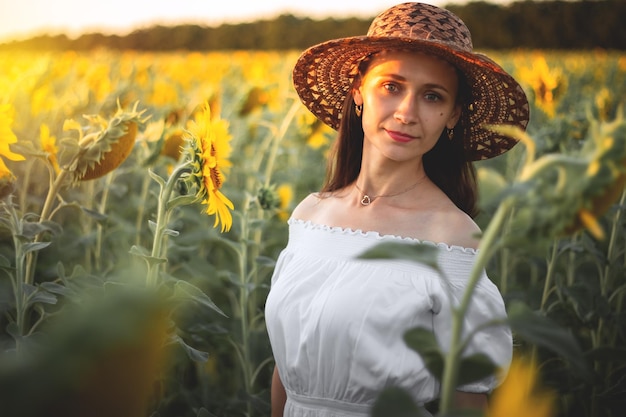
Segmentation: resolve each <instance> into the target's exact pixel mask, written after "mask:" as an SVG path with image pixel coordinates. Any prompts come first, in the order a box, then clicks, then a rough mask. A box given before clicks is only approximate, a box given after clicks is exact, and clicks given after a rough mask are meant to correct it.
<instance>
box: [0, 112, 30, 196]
mask: <svg viewBox="0 0 626 417" xmlns="http://www.w3.org/2000/svg"><path fill="white" fill-rule="evenodd" d="M12 124H13V108H12V107H11V106H10V105H8V104H0V156H3V157H5V158H7V159H9V160H11V161H23V160H24V159H25V158H24V157H23V156H22V155H20V154H17V153H15V152H13V151H11V149H10V148H9V145H10V144H12V143H16V142H17V137H16V136H15V134H14V133H13V131H12V130H11V125H12ZM14 179H15V178H14V176H13V173H12V172H11V170H10V169H9V168H8V167H7V166H6V164H5V163H4V160H3V159H2V158H0V198H2V197H4V196H6V195H8V194H10V193H11V192H12V191H13V182H14Z"/></svg>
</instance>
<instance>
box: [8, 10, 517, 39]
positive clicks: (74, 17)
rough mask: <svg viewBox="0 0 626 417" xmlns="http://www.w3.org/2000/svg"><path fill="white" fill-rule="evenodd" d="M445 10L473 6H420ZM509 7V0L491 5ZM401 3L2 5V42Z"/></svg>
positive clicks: (362, 13)
mask: <svg viewBox="0 0 626 417" xmlns="http://www.w3.org/2000/svg"><path fill="white" fill-rule="evenodd" d="M422 1H424V2H425V3H430V4H434V5H437V6H443V5H445V4H450V3H454V4H463V3H467V2H468V1H472V0H422ZM491 1H492V2H502V3H504V2H507V1H509V0H491ZM400 2H401V1H400V0H306V1H303V0H97V1H96V0H0V42H5V41H11V40H20V39H27V38H29V37H32V36H36V35H41V34H50V35H58V34H66V35H67V36H69V37H71V38H74V37H77V36H80V35H81V34H83V33H94V32H100V33H104V34H118V35H125V34H127V33H130V32H132V31H133V30H136V29H140V28H145V27H149V26H152V25H155V24H162V25H176V24H181V23H182V24H184V23H191V24H200V25H207V26H217V25H219V24H222V23H241V22H246V21H253V20H255V19H259V18H273V17H276V16H278V15H280V14H284V13H291V14H294V15H298V16H309V17H311V18H325V17H337V18H340V17H347V16H355V17H365V18H368V17H373V16H375V15H376V14H378V13H380V12H382V11H383V10H385V9H387V8H389V7H391V6H393V5H394V4H396V3H400Z"/></svg>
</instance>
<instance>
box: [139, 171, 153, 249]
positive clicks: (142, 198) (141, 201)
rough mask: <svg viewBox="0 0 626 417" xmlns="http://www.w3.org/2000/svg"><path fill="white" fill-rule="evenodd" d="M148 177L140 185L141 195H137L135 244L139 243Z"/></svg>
mask: <svg viewBox="0 0 626 417" xmlns="http://www.w3.org/2000/svg"><path fill="white" fill-rule="evenodd" d="M150 183H151V181H150V177H149V176H145V177H144V179H143V184H142V185H141V195H140V197H139V207H137V220H136V221H135V230H136V231H137V233H136V234H135V245H140V244H141V225H142V223H143V216H144V213H145V211H146V207H145V206H146V202H147V200H148V191H149V190H150Z"/></svg>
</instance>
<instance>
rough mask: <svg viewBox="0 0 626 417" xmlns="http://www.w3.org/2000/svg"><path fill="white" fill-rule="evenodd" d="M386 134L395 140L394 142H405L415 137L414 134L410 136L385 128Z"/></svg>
mask: <svg viewBox="0 0 626 417" xmlns="http://www.w3.org/2000/svg"><path fill="white" fill-rule="evenodd" d="M387 134H388V135H389V137H391V139H393V140H395V141H396V142H402V143H407V142H410V141H412V140H413V139H415V137H414V136H410V135H407V134H405V133H401V132H396V131H393V130H387Z"/></svg>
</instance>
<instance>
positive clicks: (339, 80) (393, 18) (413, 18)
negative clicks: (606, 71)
mask: <svg viewBox="0 0 626 417" xmlns="http://www.w3.org/2000/svg"><path fill="white" fill-rule="evenodd" d="M472 48H473V47H472V39H471V34H470V32H469V29H468V28H467V26H465V23H463V21H462V20H461V19H459V17H457V16H456V15H454V14H453V13H451V12H449V11H448V10H445V9H441V8H439V7H436V6H433V5H429V4H423V3H403V4H399V5H396V6H393V7H391V8H390V9H388V10H386V11H384V12H383V13H381V14H380V15H378V16H377V17H376V18H375V19H374V21H373V22H372V24H371V26H370V28H369V30H368V32H367V35H366V36H355V37H349V38H342V39H335V40H331V41H327V42H323V43H321V44H318V45H315V46H312V47H311V48H309V49H307V50H306V51H304V52H303V53H302V55H301V56H300V57H299V58H298V61H297V62H296V65H295V68H294V70H293V82H294V86H295V89H296V91H297V93H298V95H299V96H300V99H301V100H302V102H303V103H304V104H305V105H306V107H307V108H308V109H309V110H310V111H311V112H312V113H313V114H315V116H317V117H318V118H319V119H320V120H321V121H323V122H324V123H326V124H327V125H329V126H330V127H332V128H333V129H335V130H337V129H338V128H339V120H340V119H341V113H342V110H343V109H342V108H343V104H344V101H345V98H346V95H347V93H348V92H349V91H350V88H351V87H352V82H353V80H354V77H355V76H356V74H357V72H358V65H359V63H360V62H361V61H362V60H363V59H365V58H367V57H368V56H371V55H372V54H375V53H377V52H380V51H383V50H390V49H402V50H415V51H420V52H425V53H428V54H432V55H435V56H438V57H440V58H442V59H445V60H446V61H448V62H450V63H451V64H453V65H454V66H456V67H457V68H458V69H459V70H460V71H461V72H462V73H463V74H465V78H466V81H467V84H468V86H469V88H470V91H471V95H472V98H471V101H472V102H471V103H464V105H465V106H466V107H464V109H463V112H465V113H467V115H466V116H467V118H468V120H469V125H470V126H469V130H470V139H469V143H466V150H467V153H468V158H469V159H470V160H480V159H487V158H492V157H494V156H497V155H500V154H501V153H503V152H506V151H507V150H509V149H510V148H512V147H513V146H514V145H515V144H516V141H515V140H514V139H512V138H510V137H506V136H502V135H500V134H497V133H494V132H492V131H490V130H487V129H485V128H484V127H483V126H484V125H488V124H509V125H515V126H518V127H520V128H522V129H526V125H527V124H528V119H529V106H528V99H527V98H526V94H525V93H524V91H523V90H522V87H521V86H520V85H519V84H518V83H517V81H515V79H514V78H513V77H512V76H511V75H509V74H508V73H507V72H506V71H505V70H504V69H502V67H500V66H499V65H498V64H496V63H495V62H494V61H492V60H491V59H489V58H488V57H487V56H485V55H483V54H479V53H476V52H473V50H472Z"/></svg>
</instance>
